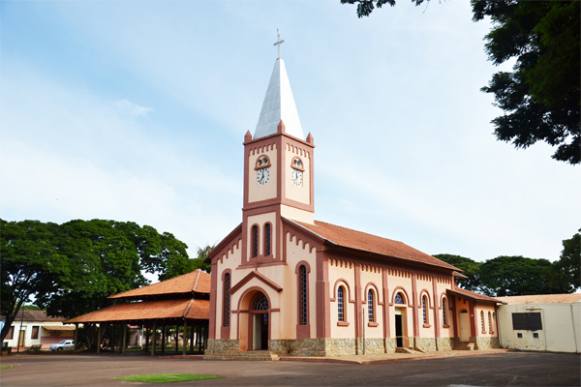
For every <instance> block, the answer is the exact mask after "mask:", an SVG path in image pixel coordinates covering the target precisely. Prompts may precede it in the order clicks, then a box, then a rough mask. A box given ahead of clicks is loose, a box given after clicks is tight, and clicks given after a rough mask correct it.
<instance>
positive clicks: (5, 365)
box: [0, 364, 14, 370]
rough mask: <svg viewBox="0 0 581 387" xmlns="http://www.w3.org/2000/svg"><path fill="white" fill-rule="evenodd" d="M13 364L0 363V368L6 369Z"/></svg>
mask: <svg viewBox="0 0 581 387" xmlns="http://www.w3.org/2000/svg"><path fill="white" fill-rule="evenodd" d="M13 367H14V365H12V364H0V370H7V369H9V368H13Z"/></svg>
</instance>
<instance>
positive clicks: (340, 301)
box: [337, 286, 345, 321]
mask: <svg viewBox="0 0 581 387" xmlns="http://www.w3.org/2000/svg"><path fill="white" fill-rule="evenodd" d="M337 318H338V320H339V321H345V287H344V286H339V288H337Z"/></svg>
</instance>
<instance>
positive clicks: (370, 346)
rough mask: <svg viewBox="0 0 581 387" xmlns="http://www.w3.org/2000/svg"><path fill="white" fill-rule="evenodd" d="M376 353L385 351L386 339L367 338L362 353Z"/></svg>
mask: <svg viewBox="0 0 581 387" xmlns="http://www.w3.org/2000/svg"><path fill="white" fill-rule="evenodd" d="M363 352H365V354H367V355H375V354H381V353H385V340H383V339H365V347H364V348H363V351H362V353H363Z"/></svg>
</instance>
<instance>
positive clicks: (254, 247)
mask: <svg viewBox="0 0 581 387" xmlns="http://www.w3.org/2000/svg"><path fill="white" fill-rule="evenodd" d="M250 254H251V256H252V257H256V256H258V226H257V225H253V226H252V228H251V241H250Z"/></svg>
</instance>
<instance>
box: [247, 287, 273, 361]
mask: <svg viewBox="0 0 581 387" xmlns="http://www.w3.org/2000/svg"><path fill="white" fill-rule="evenodd" d="M269 309H270V306H269V304H268V299H267V298H266V296H265V295H264V294H263V293H261V292H257V293H256V294H255V295H254V297H253V298H252V301H251V302H250V310H249V314H250V324H249V325H250V332H249V338H250V340H249V343H250V344H251V345H250V346H249V347H250V348H251V349H252V350H254V351H266V350H268V337H269V326H270V324H269V319H270V314H269Z"/></svg>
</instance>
